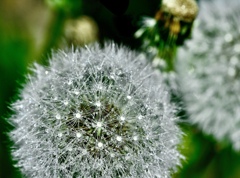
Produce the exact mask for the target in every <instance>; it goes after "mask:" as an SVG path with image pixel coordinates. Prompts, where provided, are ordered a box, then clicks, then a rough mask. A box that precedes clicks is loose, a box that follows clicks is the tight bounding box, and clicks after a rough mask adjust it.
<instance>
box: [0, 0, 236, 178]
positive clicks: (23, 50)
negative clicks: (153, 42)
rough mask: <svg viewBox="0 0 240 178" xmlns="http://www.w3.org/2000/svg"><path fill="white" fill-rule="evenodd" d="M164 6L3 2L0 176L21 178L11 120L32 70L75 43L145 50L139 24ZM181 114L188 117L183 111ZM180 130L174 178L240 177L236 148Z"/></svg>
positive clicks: (99, 0) (133, 1)
mask: <svg viewBox="0 0 240 178" xmlns="http://www.w3.org/2000/svg"><path fill="white" fill-rule="evenodd" d="M160 7H161V1H160V0H151V1H149V0H130V1H128V0H122V1H117V0H116V1H114V3H113V1H108V0H72V1H70V0H46V1H44V0H21V1H19V0H0V178H17V177H21V174H20V172H19V171H18V170H17V169H16V168H14V167H13V164H14V162H13V161H12V160H11V156H10V147H11V144H12V143H11V142H10V140H9V139H8V138H7V135H6V133H7V132H8V131H9V130H11V129H12V128H13V127H12V126H11V125H10V124H8V122H7V119H6V118H9V117H10V115H11V110H10V103H11V102H13V101H14V100H16V99H17V93H18V90H19V89H20V88H21V86H22V84H24V82H25V75H26V74H27V73H28V72H29V71H28V68H29V66H31V64H32V63H33V62H38V63H42V64H43V65H47V58H48V56H50V55H51V50H52V49H57V48H65V47H66V46H71V45H72V44H74V45H78V46H81V45H84V44H88V43H91V42H94V41H99V42H103V41H105V40H114V41H115V42H116V43H121V44H125V45H127V46H129V47H130V48H133V49H136V50H141V48H140V47H141V43H142V42H141V41H140V40H139V39H136V38H135V37H134V33H135V32H136V31H137V30H138V28H139V21H140V19H141V17H143V16H149V17H154V16H155V14H156V12H157V11H158V10H159V8H160ZM174 100H175V101H176V100H179V98H177V99H176V98H175V99H174ZM180 115H184V116H185V117H187V115H186V113H185V112H184V111H182V112H181V113H180ZM181 127H182V129H183V131H184V133H185V136H184V140H183V143H182V144H181V145H180V146H179V149H180V150H181V151H182V153H183V154H184V155H185V156H186V160H184V161H183V166H182V168H180V169H179V171H178V173H176V174H174V175H173V177H191V178H201V177H203V178H228V177H229V178H238V177H240V154H239V153H236V152H234V151H232V148H231V146H229V145H228V144H225V143H217V142H216V141H215V140H214V139H213V138H211V137H210V136H207V135H205V134H203V133H202V132H201V131H200V130H198V129H196V128H195V127H194V126H190V125H188V124H184V122H183V123H182V124H181Z"/></svg>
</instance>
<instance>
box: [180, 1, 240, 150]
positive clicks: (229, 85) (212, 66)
mask: <svg viewBox="0 0 240 178" xmlns="http://www.w3.org/2000/svg"><path fill="white" fill-rule="evenodd" d="M201 5H202V7H201V8H200V14H199V19H198V24H199V25H198V26H196V28H195V29H194V30H193V37H192V40H190V41H189V42H188V43H187V44H186V46H187V47H184V48H182V49H180V50H179V55H178V63H177V65H176V67H177V71H178V74H179V77H178V83H180V88H181V92H182V93H183V98H184V100H185V102H186V109H187V111H188V112H189V114H190V121H191V122H192V123H193V124H196V125H198V127H199V128H200V129H202V130H203V131H204V132H205V133H208V134H211V135H213V136H214V137H215V138H216V139H217V140H218V141H223V140H224V141H228V142H229V143H230V144H232V145H233V147H234V148H235V149H236V150H240V139H239V138H240V134H239V133H240V132H239V128H238V126H239V125H240V115H239V111H240V107H239V103H240V97H239V89H240V45H239V40H237V39H239V37H240V32H239V30H238V29H240V23H239V20H238V19H239V17H240V14H239V8H240V3H239V1H237V0H233V1H231V2H229V1H226V0H221V1H214V2H207V1H203V2H202V3H201ZM186 71H188V72H186ZM236 133H237V134H236ZM236 135H238V136H239V137H238V138H237V137H236Z"/></svg>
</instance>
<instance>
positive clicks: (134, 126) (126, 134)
mask: <svg viewBox="0 0 240 178" xmlns="http://www.w3.org/2000/svg"><path fill="white" fill-rule="evenodd" d="M145 60H146V59H145V58H144V56H143V55H142V54H137V53H135V52H133V51H130V50H129V49H127V48H125V47H117V46H116V45H114V44H105V47H104V48H100V47H99V46H98V45H97V44H95V45H92V46H89V47H85V48H81V49H76V50H72V51H59V52H56V53H53V55H52V57H51V59H50V64H49V67H41V66H40V65H35V67H34V69H33V73H34V75H32V76H30V77H29V81H28V83H27V84H26V86H25V87H24V88H23V90H22V92H21V99H20V100H18V101H17V102H15V103H14V104H13V110H14V111H15V115H14V116H13V117H12V118H11V121H12V122H13V123H14V124H15V126H16V128H15V130H13V131H12V132H11V134H10V136H11V137H12V139H13V141H14V142H15V147H16V148H15V149H14V150H13V156H14V158H15V159H16V160H18V164H17V166H18V167H20V169H21V171H22V173H23V174H24V175H26V176H27V177H34V178H43V177H47V178H50V177H51V178H58V177H61V178H70V177H79V178H91V177H92V178H100V177H103V178H110V177H112V178H117V177H123V178H130V177H132V178H153V177H154V178H157V177H161V178H162V177H169V176H170V174H171V171H172V170H175V168H176V166H178V165H180V159H181V155H180V154H179V152H178V150H177V144H178V143H179V141H180V137H181V131H180V129H179V128H178V127H177V125H176V123H175V122H176V117H175V110H176V109H175V107H173V106H172V105H171V104H170V103H169V96H168V92H167V91H166V89H165V87H164V85H163V83H162V82H161V76H160V74H159V73H158V74H156V73H154V72H153V71H152V70H151V68H150V67H148V66H147V65H146V62H144V61H145Z"/></svg>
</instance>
